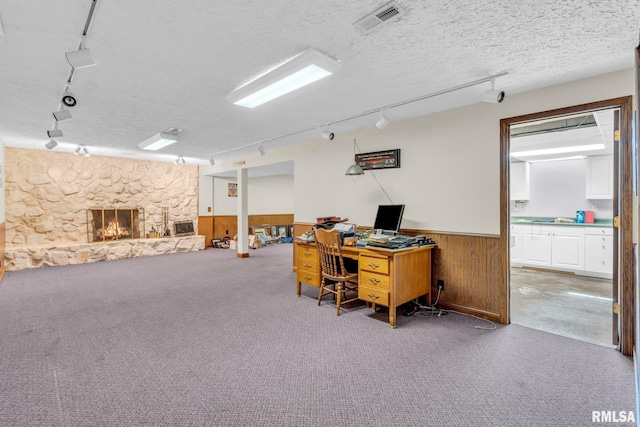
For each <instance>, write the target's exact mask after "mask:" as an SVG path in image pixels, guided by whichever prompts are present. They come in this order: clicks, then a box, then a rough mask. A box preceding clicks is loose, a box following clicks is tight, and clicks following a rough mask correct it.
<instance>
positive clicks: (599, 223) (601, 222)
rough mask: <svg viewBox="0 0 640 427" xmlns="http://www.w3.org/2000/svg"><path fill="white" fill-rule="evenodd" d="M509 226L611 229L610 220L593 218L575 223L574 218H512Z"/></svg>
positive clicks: (611, 222) (611, 223) (611, 220)
mask: <svg viewBox="0 0 640 427" xmlns="http://www.w3.org/2000/svg"><path fill="white" fill-rule="evenodd" d="M556 218H562V219H567V220H573V221H574V222H556ZM511 224H540V225H568V226H570V227H571V226H580V227H613V219H611V218H595V219H594V222H592V223H586V222H584V223H583V222H575V219H574V218H566V217H542V216H512V217H511Z"/></svg>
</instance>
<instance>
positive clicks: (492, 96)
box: [482, 79, 505, 104]
mask: <svg viewBox="0 0 640 427" xmlns="http://www.w3.org/2000/svg"><path fill="white" fill-rule="evenodd" d="M495 83H496V80H495V79H491V90H488V91H486V92H485V93H484V94H483V95H482V100H483V101H484V102H492V103H494V104H499V103H501V102H502V101H504V97H505V93H504V91H503V90H495Z"/></svg>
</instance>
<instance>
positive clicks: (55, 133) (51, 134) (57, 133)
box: [47, 129, 62, 138]
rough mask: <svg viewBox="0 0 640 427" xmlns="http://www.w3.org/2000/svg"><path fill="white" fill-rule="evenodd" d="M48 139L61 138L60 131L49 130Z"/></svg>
mask: <svg viewBox="0 0 640 427" xmlns="http://www.w3.org/2000/svg"><path fill="white" fill-rule="evenodd" d="M47 136H48V137H49V138H62V131H61V130H60V129H51V130H48V131H47Z"/></svg>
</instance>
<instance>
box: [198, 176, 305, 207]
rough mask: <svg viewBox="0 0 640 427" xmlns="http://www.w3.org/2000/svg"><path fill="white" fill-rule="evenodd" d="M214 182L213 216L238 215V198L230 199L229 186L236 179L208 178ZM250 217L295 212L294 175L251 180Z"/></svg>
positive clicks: (249, 185) (249, 189) (249, 190)
mask: <svg viewBox="0 0 640 427" xmlns="http://www.w3.org/2000/svg"><path fill="white" fill-rule="evenodd" d="M207 178H209V179H210V180H212V181H213V183H212V188H213V214H214V215H236V214H237V212H238V198H237V197H229V193H228V184H229V183H235V182H236V179H235V178H225V177H215V178H211V177H207ZM248 187H249V188H248V192H249V202H248V208H249V215H260V214H281V213H292V212H294V206H293V194H294V191H293V175H274V176H267V177H259V178H258V177H256V178H249V184H248Z"/></svg>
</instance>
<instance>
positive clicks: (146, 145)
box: [138, 132, 179, 151]
mask: <svg viewBox="0 0 640 427" xmlns="http://www.w3.org/2000/svg"><path fill="white" fill-rule="evenodd" d="M178 139H179V137H178V135H172V134H170V133H167V132H160V133H159V134H157V135H153V136H152V137H151V138H149V139H147V140H146V141H142V142H141V143H140V144H138V148H141V149H143V150H150V151H157V150H159V149H161V148H164V147H166V146H167V145H171V144H173V143H175V142H178Z"/></svg>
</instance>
